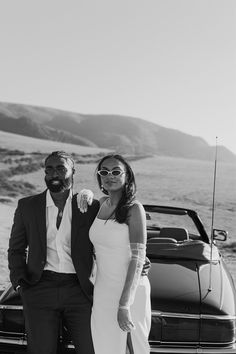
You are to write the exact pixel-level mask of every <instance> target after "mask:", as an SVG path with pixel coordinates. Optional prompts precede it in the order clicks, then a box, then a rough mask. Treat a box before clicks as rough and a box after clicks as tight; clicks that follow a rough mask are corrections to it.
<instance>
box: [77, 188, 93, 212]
mask: <svg viewBox="0 0 236 354" xmlns="http://www.w3.org/2000/svg"><path fill="white" fill-rule="evenodd" d="M92 202H93V192H92V191H91V190H90V189H81V191H80V192H79V193H78V195H77V205H78V208H79V210H80V212H81V213H86V212H87V210H88V205H91V204H92Z"/></svg>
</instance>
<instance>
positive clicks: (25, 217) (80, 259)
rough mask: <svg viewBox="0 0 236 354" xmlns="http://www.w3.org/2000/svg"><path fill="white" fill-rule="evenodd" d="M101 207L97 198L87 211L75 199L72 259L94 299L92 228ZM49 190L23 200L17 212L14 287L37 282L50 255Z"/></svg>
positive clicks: (11, 246) (11, 247) (12, 240)
mask: <svg viewBox="0 0 236 354" xmlns="http://www.w3.org/2000/svg"><path fill="white" fill-rule="evenodd" d="M98 209H99V202H98V201H97V200H94V201H93V204H92V205H91V206H90V207H89V208H88V211H87V213H81V212H80V211H79V209H78V207H77V201H76V195H74V196H73V198H72V224H71V258H72V262H73V264H74V267H75V271H76V274H77V276H78V279H79V282H80V285H81V288H82V290H83V291H84V293H85V294H86V295H87V296H88V297H89V298H90V299H92V292H93V285H92V283H91V282H90V281H89V276H90V274H91V269H92V264H93V257H92V252H93V247H92V244H91V242H90V240H89V235H88V232H89V228H90V226H91V224H92V222H93V220H94V219H95V217H96V215H97V212H98ZM46 243H47V230H46V191H44V192H43V193H40V194H37V195H34V196H30V197H26V198H23V199H20V200H19V202H18V206H17V208H16V211H15V216H14V222H13V226H12V230H11V236H10V241H9V249H8V264H9V270H10V279H11V282H12V285H13V287H14V288H15V287H16V286H17V285H19V284H21V283H26V284H29V285H33V284H36V283H37V282H38V281H39V280H40V277H41V275H42V272H43V269H44V266H45V263H46V254H47V248H46Z"/></svg>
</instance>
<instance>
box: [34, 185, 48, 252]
mask: <svg viewBox="0 0 236 354" xmlns="http://www.w3.org/2000/svg"><path fill="white" fill-rule="evenodd" d="M35 213H36V218H37V225H38V232H39V237H40V240H41V242H42V246H43V249H44V250H45V252H46V244H47V228H46V191H44V192H43V193H41V194H39V195H38V199H37V203H36V210H35Z"/></svg>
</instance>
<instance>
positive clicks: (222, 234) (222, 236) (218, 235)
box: [213, 229, 228, 241]
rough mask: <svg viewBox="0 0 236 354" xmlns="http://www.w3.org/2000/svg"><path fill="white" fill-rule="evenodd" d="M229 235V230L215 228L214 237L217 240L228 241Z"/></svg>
mask: <svg viewBox="0 0 236 354" xmlns="http://www.w3.org/2000/svg"><path fill="white" fill-rule="evenodd" d="M227 236H228V231H225V230H219V229H213V239H214V240H217V241H226V240H227Z"/></svg>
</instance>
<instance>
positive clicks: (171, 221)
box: [146, 211, 202, 240]
mask: <svg viewBox="0 0 236 354" xmlns="http://www.w3.org/2000/svg"><path fill="white" fill-rule="evenodd" d="M146 216H147V229H148V230H153V229H155V230H160V229H162V228H164V227H178V228H184V229H187V230H188V233H189V238H190V239H194V240H196V239H199V240H201V239H202V237H201V235H200V233H199V231H198V229H197V227H196V225H195V224H194V222H193V220H192V219H191V218H190V217H189V216H188V215H187V214H184V215H182V214H181V215H173V214H169V213H168V214H162V213H159V212H149V211H148V212H147V213H146Z"/></svg>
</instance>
